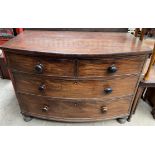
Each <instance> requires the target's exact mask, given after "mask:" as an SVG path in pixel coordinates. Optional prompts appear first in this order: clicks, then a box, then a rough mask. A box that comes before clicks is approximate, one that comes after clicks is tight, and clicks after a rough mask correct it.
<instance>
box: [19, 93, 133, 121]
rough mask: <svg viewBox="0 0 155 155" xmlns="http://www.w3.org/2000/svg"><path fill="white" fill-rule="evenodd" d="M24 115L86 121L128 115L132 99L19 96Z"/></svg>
mask: <svg viewBox="0 0 155 155" xmlns="http://www.w3.org/2000/svg"><path fill="white" fill-rule="evenodd" d="M19 97H20V98H21V100H22V102H21V103H20V106H21V110H22V113H24V114H28V115H32V116H38V117H41V118H47V119H56V120H57V119H58V120H59V119H60V120H66V121H67V120H74V121H76V120H77V121H80V122H81V121H85V120H95V119H109V118H114V117H119V116H123V115H128V113H129V108H130V101H131V97H125V98H121V99H115V100H109V101H102V100H68V99H67V100H65V99H63V100H62V99H50V98H45V97H39V96H35V95H26V94H19Z"/></svg>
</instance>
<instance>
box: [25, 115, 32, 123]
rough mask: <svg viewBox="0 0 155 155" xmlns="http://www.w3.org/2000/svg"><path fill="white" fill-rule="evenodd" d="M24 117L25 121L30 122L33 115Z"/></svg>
mask: <svg viewBox="0 0 155 155" xmlns="http://www.w3.org/2000/svg"><path fill="white" fill-rule="evenodd" d="M23 119H24V121H25V122H29V121H31V120H32V117H31V116H26V115H23Z"/></svg>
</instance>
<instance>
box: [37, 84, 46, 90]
mask: <svg viewBox="0 0 155 155" xmlns="http://www.w3.org/2000/svg"><path fill="white" fill-rule="evenodd" d="M45 88H46V86H45V85H44V84H41V85H40V86H39V88H38V90H40V91H44V90H45Z"/></svg>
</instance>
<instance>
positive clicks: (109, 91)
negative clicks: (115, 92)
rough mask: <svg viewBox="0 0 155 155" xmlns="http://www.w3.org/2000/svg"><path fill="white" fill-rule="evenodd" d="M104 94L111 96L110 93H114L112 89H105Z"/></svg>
mask: <svg viewBox="0 0 155 155" xmlns="http://www.w3.org/2000/svg"><path fill="white" fill-rule="evenodd" d="M104 92H105V93H106V94H110V93H112V88H111V87H109V88H105V89H104Z"/></svg>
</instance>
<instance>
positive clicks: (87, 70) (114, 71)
mask: <svg viewBox="0 0 155 155" xmlns="http://www.w3.org/2000/svg"><path fill="white" fill-rule="evenodd" d="M144 59H145V57H144V56H139V57H133V56H132V57H128V58H109V59H108V58H107V59H100V60H80V61H79V64H78V67H79V68H78V75H79V77H107V76H119V75H125V74H128V75H129V74H139V73H140V72H141V68H142V65H143V62H144Z"/></svg>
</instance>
